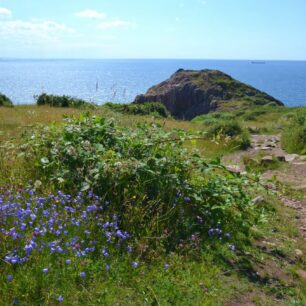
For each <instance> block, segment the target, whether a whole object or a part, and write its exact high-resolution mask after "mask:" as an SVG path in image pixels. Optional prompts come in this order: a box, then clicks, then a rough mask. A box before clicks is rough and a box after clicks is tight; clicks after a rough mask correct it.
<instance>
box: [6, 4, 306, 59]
mask: <svg viewBox="0 0 306 306" xmlns="http://www.w3.org/2000/svg"><path fill="white" fill-rule="evenodd" d="M305 16H306V1H305V0H86V1H85V0H52V1H51V0H0V57H20V58H201V59H276V60H277V59H288V60H306V39H305V36H306V17H305Z"/></svg>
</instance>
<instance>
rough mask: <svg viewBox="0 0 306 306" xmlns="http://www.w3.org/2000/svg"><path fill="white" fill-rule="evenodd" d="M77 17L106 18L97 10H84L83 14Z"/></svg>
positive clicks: (79, 13)
mask: <svg viewBox="0 0 306 306" xmlns="http://www.w3.org/2000/svg"><path fill="white" fill-rule="evenodd" d="M76 16H78V17H82V18H91V19H104V18H106V14H105V13H100V12H97V11H95V10H84V11H82V12H78V13H76Z"/></svg>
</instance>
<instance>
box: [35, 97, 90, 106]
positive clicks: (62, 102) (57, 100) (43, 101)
mask: <svg viewBox="0 0 306 306" xmlns="http://www.w3.org/2000/svg"><path fill="white" fill-rule="evenodd" d="M36 104H37V105H49V106H52V107H76V108H79V107H90V108H92V107H95V105H94V104H93V103H89V102H86V101H84V100H81V99H77V98H73V97H69V96H55V95H48V94H45V93H43V94H41V95H39V96H37V97H36Z"/></svg>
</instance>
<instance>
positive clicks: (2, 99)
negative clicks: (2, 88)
mask: <svg viewBox="0 0 306 306" xmlns="http://www.w3.org/2000/svg"><path fill="white" fill-rule="evenodd" d="M0 106H9V107H12V106H13V102H12V101H11V100H10V99H9V98H8V97H7V96H6V95H3V94H1V93H0Z"/></svg>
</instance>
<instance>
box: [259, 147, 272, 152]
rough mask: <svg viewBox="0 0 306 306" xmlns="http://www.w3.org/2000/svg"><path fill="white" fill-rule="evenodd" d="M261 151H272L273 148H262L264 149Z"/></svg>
mask: <svg viewBox="0 0 306 306" xmlns="http://www.w3.org/2000/svg"><path fill="white" fill-rule="evenodd" d="M260 149H261V150H262V151H270V150H271V149H272V148H270V147H267V146H265V147H262V148H260Z"/></svg>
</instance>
